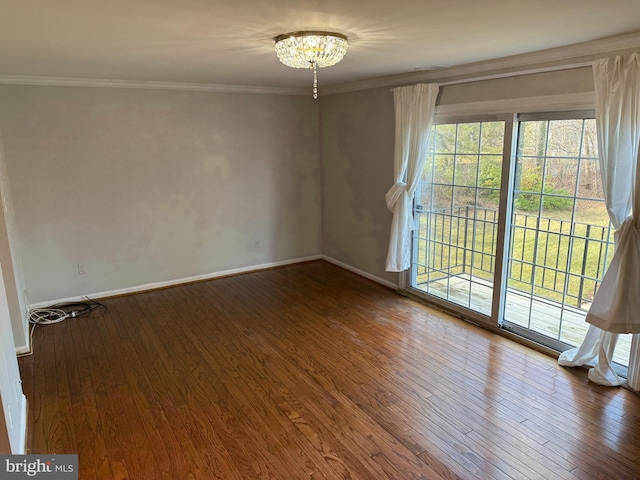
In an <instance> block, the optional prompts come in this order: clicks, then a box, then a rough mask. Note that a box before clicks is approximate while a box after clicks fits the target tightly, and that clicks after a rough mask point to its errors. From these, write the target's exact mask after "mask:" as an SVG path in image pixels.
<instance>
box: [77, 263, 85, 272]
mask: <svg viewBox="0 0 640 480" xmlns="http://www.w3.org/2000/svg"><path fill="white" fill-rule="evenodd" d="M85 273H87V270H86V269H85V268H84V263H79V264H78V275H84V274H85Z"/></svg>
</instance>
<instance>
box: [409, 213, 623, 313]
mask: <svg viewBox="0 0 640 480" xmlns="http://www.w3.org/2000/svg"><path fill="white" fill-rule="evenodd" d="M415 214H416V223H417V230H416V239H415V240H416V241H417V242H418V244H417V248H418V257H417V264H416V268H417V270H416V272H417V274H418V277H419V278H420V276H421V275H425V274H428V275H425V276H426V278H428V279H429V280H426V281H430V280H432V279H434V278H438V277H440V278H445V277H447V276H458V275H470V276H474V277H481V278H483V279H486V280H492V278H493V273H494V265H495V242H496V238H497V219H498V212H497V210H495V209H488V208H482V207H474V206H456V207H452V208H445V209H438V210H429V211H427V210H423V209H421V208H420V207H417V208H416V210H415ZM613 250H614V244H613V230H612V227H611V226H610V225H609V226H602V225H593V224H589V223H584V222H572V221H570V220H563V219H556V218H551V217H539V216H538V215H532V214H528V213H523V212H517V213H515V214H514V215H513V220H512V225H511V231H510V245H509V259H508V264H507V268H508V272H507V273H508V274H507V278H508V286H509V288H511V289H515V290H518V291H521V292H523V293H526V294H530V295H534V296H536V297H542V298H545V299H547V300H550V301H553V302H558V303H562V304H563V305H567V306H571V307H575V308H578V309H580V308H582V307H583V306H584V305H585V304H589V303H590V302H591V301H592V299H593V296H594V294H595V292H596V290H597V288H598V286H599V285H600V282H601V281H602V276H603V275H604V272H605V271H606V267H607V266H608V264H609V261H610V260H611V257H612V255H613ZM423 283H424V282H423Z"/></svg>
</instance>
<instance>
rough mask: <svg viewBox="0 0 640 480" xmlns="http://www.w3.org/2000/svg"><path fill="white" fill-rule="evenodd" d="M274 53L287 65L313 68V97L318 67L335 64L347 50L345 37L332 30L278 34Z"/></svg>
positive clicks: (316, 84) (316, 85)
mask: <svg viewBox="0 0 640 480" xmlns="http://www.w3.org/2000/svg"><path fill="white" fill-rule="evenodd" d="M274 40H275V41H276V54H277V55H278V59H280V61H281V62H282V63H284V64H285V65H286V66H288V67H292V68H310V69H313V98H318V72H317V69H318V68H323V67H330V66H331V65H335V64H336V63H338V62H339V61H340V60H342V57H344V54H345V53H346V52H347V46H348V43H347V37H346V36H344V35H342V34H341V33H333V32H313V31H311V32H291V33H285V34H283V35H278V36H277V37H275V38H274Z"/></svg>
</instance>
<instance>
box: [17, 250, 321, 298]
mask: <svg viewBox="0 0 640 480" xmlns="http://www.w3.org/2000/svg"><path fill="white" fill-rule="evenodd" d="M321 258H323V257H322V256H321V255H312V256H309V257H302V258H295V259H292V260H283V261H280V262H271V263H262V264H260V265H251V266H248V267H242V268H233V269H231V270H222V271H219V272H213V273H205V274H203V275H195V276H193V277H184V278H177V279H175V280H168V281H165V282H153V283H145V284H144V285H136V286H133V287H127V288H120V289H117V290H109V291H105V292H95V293H89V294H87V295H79V296H77V297H67V298H61V299H58V300H48V301H46V302H38V303H34V304H31V305H29V308H30V309H32V308H43V307H48V306H49V305H55V304H57V303H66V302H79V301H82V300H86V297H89V298H108V297H116V296H118V295H127V294H131V293H140V292H145V291H147V290H155V289H158V288H164V287H173V286H176V285H182V284H185V283H191V282H199V281H203V280H211V279H214V278H219V277H226V276H229V275H237V274H240V273H249V272H256V271H259V270H266V269H268V268H274V267H281V266H284V265H292V264H294V263H302V262H310V261H312V260H320V259H321Z"/></svg>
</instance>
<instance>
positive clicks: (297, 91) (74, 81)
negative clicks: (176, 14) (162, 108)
mask: <svg viewBox="0 0 640 480" xmlns="http://www.w3.org/2000/svg"><path fill="white" fill-rule="evenodd" d="M0 84H5V85H39V86H55V87H101V88H144V89H152V90H183V91H199V92H218V93H253V94H263V95H308V94H309V90H308V89H306V88H304V89H303V88H286V87H256V86H246V85H217V84H213V83H179V82H150V81H133V80H105V79H99V78H68V77H39V76H30V75H0Z"/></svg>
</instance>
